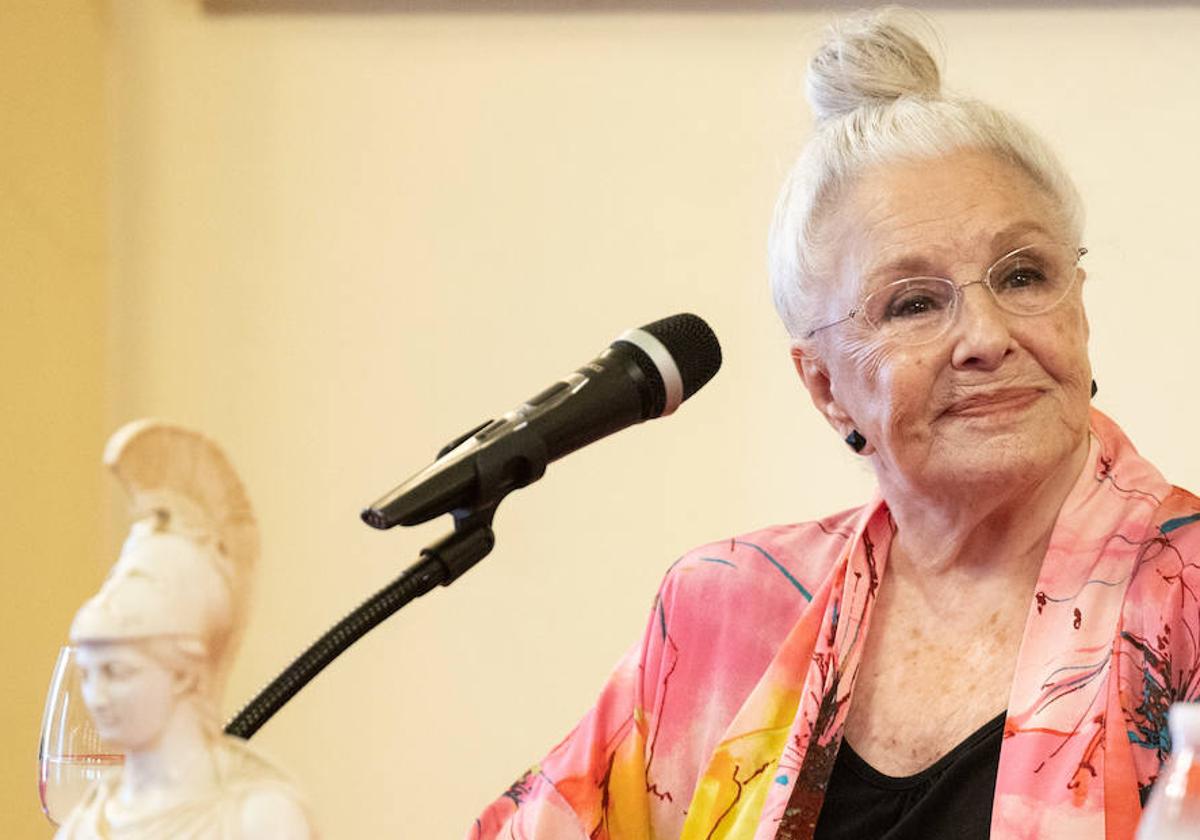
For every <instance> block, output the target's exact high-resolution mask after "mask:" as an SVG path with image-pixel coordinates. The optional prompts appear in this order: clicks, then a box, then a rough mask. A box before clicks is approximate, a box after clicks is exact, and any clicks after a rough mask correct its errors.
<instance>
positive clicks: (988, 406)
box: [945, 388, 1042, 417]
mask: <svg viewBox="0 0 1200 840" xmlns="http://www.w3.org/2000/svg"><path fill="white" fill-rule="evenodd" d="M1041 395H1042V392H1041V391H1040V390H1039V389H1037V388H1005V389H1004V390H1002V391H990V392H988V393H986V394H975V395H973V396H970V397H967V398H966V399H962V400H959V401H958V402H956V403H953V404H952V405H951V406H950V407H949V408H947V409H946V412H945V413H946V414H950V415H954V416H956V417H983V416H986V415H989V414H999V413H1001V412H1005V411H1015V410H1018V409H1022V408H1025V407H1026V406H1028V405H1030V404H1031V403H1033V402H1034V401H1035V400H1036V399H1037V398H1038V397H1040V396H1041Z"/></svg>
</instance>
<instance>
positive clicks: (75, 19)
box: [0, 0, 108, 840]
mask: <svg viewBox="0 0 1200 840" xmlns="http://www.w3.org/2000/svg"><path fill="white" fill-rule="evenodd" d="M103 50H104V27H103V15H102V13H101V9H100V7H99V5H98V4H97V3H93V2H86V0H44V2H43V0H39V2H36V3H26V2H5V3H2V4H0V393H2V396H0V616H2V617H3V621H4V625H5V628H6V630H5V632H4V633H3V635H2V638H0V667H2V668H3V674H4V679H3V683H4V687H3V689H2V690H0V747H2V749H0V836H3V837H5V838H13V840H17V839H18V838H20V839H21V840H23V838H34V837H44V836H48V835H49V833H50V832H49V830H48V829H47V825H46V820H45V819H44V818H43V817H42V815H41V813H40V811H39V810H38V800H37V776H36V771H37V733H38V725H39V723H40V721H41V714H42V702H43V699H44V697H45V692H46V686H47V684H48V683H49V680H50V671H51V669H52V667H53V665H54V657H55V653H56V651H57V650H58V647H59V645H60V644H62V640H63V637H64V635H65V633H66V626H67V624H68V623H69V622H70V620H71V616H72V615H73V614H74V612H75V610H76V608H77V607H78V606H79V603H80V602H82V600H83V599H84V598H86V597H88V595H89V594H90V593H91V592H92V591H94V589H95V587H96V583H97V572H98V570H99V569H100V565H99V564H100V561H101V559H102V558H103V557H105V555H106V554H108V546H107V544H106V542H105V540H104V538H103V530H102V522H103V517H102V516H101V510H102V486H103V485H102V476H101V475H100V471H99V470H98V469H96V464H97V458H98V453H99V451H100V449H99V448H100V447H102V446H103V445H104V438H105V435H106V426H107V425H108V421H107V417H106V406H105V393H106V389H107V378H106V373H105V367H104V353H103V351H104V334H105V323H106V321H107V318H108V315H107V310H106V305H105V287H104V272H105V265H106V261H107V260H106V250H107V242H106V235H107V231H106V211H105V186H104V184H105V167H106V157H105V145H104V73H105V69H104V54H103Z"/></svg>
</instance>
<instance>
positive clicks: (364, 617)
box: [225, 502, 499, 738]
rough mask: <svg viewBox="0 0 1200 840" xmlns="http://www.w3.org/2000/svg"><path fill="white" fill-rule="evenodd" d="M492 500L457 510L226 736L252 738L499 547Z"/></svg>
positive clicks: (227, 728)
mask: <svg viewBox="0 0 1200 840" xmlns="http://www.w3.org/2000/svg"><path fill="white" fill-rule="evenodd" d="M498 503H499V502H492V503H491V504H489V505H487V506H486V507H484V508H482V509H480V510H464V511H455V512H454V531H453V532H451V533H450V534H447V535H446V536H445V537H443V538H442V539H440V540H438V541H437V542H435V543H434V544H433V545H431V546H428V547H426V548H423V549H421V559H420V560H418V561H417V562H415V563H413V564H412V565H411V566H409V567H408V568H407V569H405V570H404V573H403V574H401V575H400V577H398V578H396V579H395V580H394V581H392V582H391V583H389V584H388V585H387V586H385V587H384V588H383V589H380V590H379V591H378V592H376V593H375V594H374V595H372V596H371V597H370V598H368V599H367V600H365V601H363V602H362V603H361V604H360V605H359V606H357V607H355V608H354V610H353V611H351V612H350V613H349V614H348V615H347V616H346V617H345V618H343V619H342V620H341V621H339V622H338V623H337V624H335V625H333V627H331V628H329V630H327V631H326V632H325V634H324V635H322V636H321V637H320V638H319V639H317V640H316V641H315V642H313V643H312V644H311V645H309V647H308V649H307V650H305V651H304V652H303V653H301V654H300V655H299V656H298V657H296V659H295V660H294V661H293V662H292V664H290V665H288V666H287V668H285V669H284V670H283V671H282V672H281V673H280V674H279V676H277V677H276V678H275V679H273V680H272V681H271V682H270V684H268V685H267V687H266V688H264V689H262V690H261V691H260V692H259V693H258V694H256V695H255V696H254V698H253V699H252V700H250V702H249V703H247V704H246V705H245V706H243V707H242V710H241V711H240V712H238V713H237V715H236V716H234V718H233V719H232V720H230V721H229V723H228V724H226V726H225V734H226V735H236V736H237V737H239V738H250V737H251V736H252V735H254V733H255V732H257V731H258V730H259V729H260V728H261V727H262V725H263V724H264V723H266V722H267V721H268V720H270V719H271V718H272V717H273V716H274V715H275V713H276V712H278V711H279V710H280V709H282V708H283V706H284V705H285V704H286V703H287V702H288V701H289V700H291V699H292V698H293V697H295V696H296V694H297V693H299V691H300V689H302V688H304V686H306V685H308V683H309V682H310V681H311V680H312V679H313V677H315V676H316V675H317V674H319V673H321V671H323V670H325V668H326V666H328V665H329V664H330V663H331V662H333V660H335V659H337V658H338V657H339V656H341V655H342V654H343V653H345V651H346V650H347V649H349V647H350V646H351V645H352V644H354V643H355V642H357V641H358V640H359V639H361V638H362V637H363V636H365V635H366V634H367V633H369V632H370V631H371V630H373V629H375V628H376V627H377V626H379V625H380V624H381V623H382V622H383V621H384V620H386V619H387V618H389V617H390V616H391V615H393V614H394V613H395V612H397V611H398V610H399V609H400V608H401V607H403V606H404V605H405V604H407V603H409V602H410V601H413V600H415V599H417V598H419V597H421V596H422V595H424V594H425V593H427V592H429V591H430V590H431V589H433V588H434V587H436V586H439V585H441V586H449V585H450V584H451V583H453V582H454V581H456V580H458V578H459V577H460V576H462V574H463V572H465V571H467V569H469V568H471V567H472V566H474V565H475V564H476V563H478V562H479V561H480V560H482V559H483V558H484V557H486V556H487V555H488V554H489V553H490V552H491V550H492V548H493V547H495V545H496V537H495V534H494V533H493V532H492V516H493V514H494V513H495V512H496V505H497V504H498Z"/></svg>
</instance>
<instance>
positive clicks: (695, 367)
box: [642, 312, 721, 400]
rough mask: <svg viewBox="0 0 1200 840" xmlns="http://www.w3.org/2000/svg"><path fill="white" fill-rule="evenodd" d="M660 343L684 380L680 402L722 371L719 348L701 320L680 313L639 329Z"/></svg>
mask: <svg viewBox="0 0 1200 840" xmlns="http://www.w3.org/2000/svg"><path fill="white" fill-rule="evenodd" d="M642 329H643V330H645V331H646V332H648V333H650V335H652V336H654V337H655V338H657V339H658V340H659V341H661V342H662V345H663V346H664V347H666V348H667V352H668V353H670V354H671V358H672V359H674V360H675V365H676V367H678V368H679V375H680V376H681V377H682V379H683V398H684V399H685V400H686V399H687V398H688V397H690V396H691V395H692V394H694V393H696V392H697V391H699V390H700V389H701V388H702V387H704V385H705V383H707V382H708V380H710V379H712V378H713V376H715V375H716V373H717V371H718V370H720V369H721V344H720V342H718V341H717V336H716V333H714V332H713V331H712V328H711V327H709V326H708V324H706V323H704V319H703V318H700V317H699V316H696V315H692V314H691V313H690V312H682V313H680V314H679V315H671V316H670V317H667V318H663V319H662V320H660V321H655V322H654V323H652V324H647V325H646V326H644V327H642Z"/></svg>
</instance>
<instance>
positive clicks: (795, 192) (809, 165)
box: [768, 7, 1083, 341]
mask: <svg viewBox="0 0 1200 840" xmlns="http://www.w3.org/2000/svg"><path fill="white" fill-rule="evenodd" d="M923 20H924V19H923V18H920V17H918V16H916V15H915V14H913V13H911V12H906V11H904V10H901V9H898V8H896V7H888V8H885V9H881V10H879V11H876V12H871V13H867V14H864V15H859V16H857V17H853V18H848V19H846V20H844V21H841V22H839V23H837V24H835V25H834V26H832V27H831V28H830V29H829V31H828V33H827V36H826V38H825V41H824V43H823V44H822V45H821V47H820V48H819V49H818V50H817V53H816V55H814V56H813V58H812V60H811V61H810V62H809V65H808V77H807V85H806V88H807V90H806V93H807V98H808V101H809V104H810V105H811V106H812V109H813V112H814V116H815V119H816V128H815V131H814V134H813V136H812V138H811V139H810V140H809V141H808V143H807V145H806V146H805V147H804V149H803V150H802V151H801V153H800V156H799V158H798V159H797V160H796V163H795V165H794V166H793V167H792V171H791V173H790V174H789V175H788V177H787V180H786V181H785V182H784V185H783V189H782V191H781V193H780V196H779V200H778V202H777V204H776V206H775V216H774V219H773V221H772V224H771V233H770V240H769V244H768V254H769V270H770V277H771V288H772V292H773V296H774V299H775V308H776V309H777V310H778V312H779V316H780V318H782V319H783V323H784V325H785V326H786V327H787V329H788V332H789V333H790V334H791V336H792V339H793V340H794V341H799V340H801V339H803V338H804V336H805V334H806V333H807V332H808V331H809V330H810V329H812V328H813V327H814V326H816V324H815V323H814V321H815V319H816V318H817V317H818V312H817V309H818V306H819V303H820V298H821V295H822V293H823V292H824V291H825V289H826V288H827V287H826V286H825V285H823V284H822V283H821V282H820V280H821V277H822V271H826V270H827V265H828V261H827V259H826V258H827V257H828V252H829V248H830V243H829V242H827V241H823V238H822V229H823V222H824V221H825V219H826V218H827V217H828V215H829V212H830V211H831V209H832V208H833V207H834V205H835V204H836V202H837V200H838V198H839V197H840V196H841V195H842V194H843V192H844V190H845V189H846V187H847V186H848V185H849V184H850V183H851V182H852V181H853V180H854V179H855V178H856V177H857V176H858V175H860V174H861V173H862V172H863V171H865V170H867V169H869V168H872V167H875V166H878V165H880V164H886V163H890V162H895V161H911V160H921V159H930V158H938V157H943V156H945V155H948V154H951V153H953V152H956V151H960V150H980V151H985V152H989V153H991V154H994V155H995V156H996V157H997V158H999V159H1000V160H1003V161H1005V162H1007V163H1010V164H1012V165H1014V166H1016V167H1017V168H1018V169H1020V170H1021V171H1023V172H1025V173H1026V174H1027V175H1029V177H1030V178H1031V179H1032V180H1033V181H1034V183H1035V184H1037V185H1038V186H1039V187H1041V188H1042V189H1044V190H1045V191H1046V192H1047V194H1048V195H1049V196H1050V197H1051V199H1052V200H1053V201H1054V202H1055V203H1056V204H1057V206H1058V207H1059V209H1060V210H1061V212H1062V217H1063V221H1064V224H1065V225H1066V227H1067V231H1066V233H1067V235H1068V236H1070V237H1071V239H1072V242H1073V244H1078V241H1079V237H1080V236H1081V235H1082V231H1083V206H1082V202H1081V201H1080V198H1079V193H1078V191H1077V190H1076V188H1075V185H1074V183H1073V182H1072V181H1071V178H1070V177H1069V176H1068V175H1067V173H1066V171H1065V170H1064V169H1063V167H1062V165H1061V164H1060V163H1059V162H1058V159H1057V158H1056V157H1055V156H1054V153H1053V152H1052V151H1051V150H1050V148H1049V146H1047V145H1046V144H1045V143H1044V142H1043V141H1042V140H1041V139H1040V138H1039V137H1038V136H1037V135H1036V134H1034V133H1033V131H1031V130H1030V129H1029V128H1027V127H1026V126H1025V125H1023V124H1022V123H1021V122H1019V121H1018V120H1017V119H1015V118H1014V117H1012V116H1010V115H1009V114H1006V113H1004V112H1003V111H1001V110H999V109H997V108H993V107H992V106H990V105H987V104H985V103H983V102H980V101H978V100H974V99H967V98H962V97H955V96H947V95H944V94H943V93H942V90H941V74H940V72H939V71H938V65H937V62H936V61H935V60H934V58H933V56H932V55H931V54H930V51H929V50H928V49H927V48H926V47H925V45H924V44H923V43H922V41H921V39H920V38H919V37H917V36H916V35H915V34H913V32H912V31H911V28H910V26H911V24H912V23H915V22H919V21H923Z"/></svg>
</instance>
